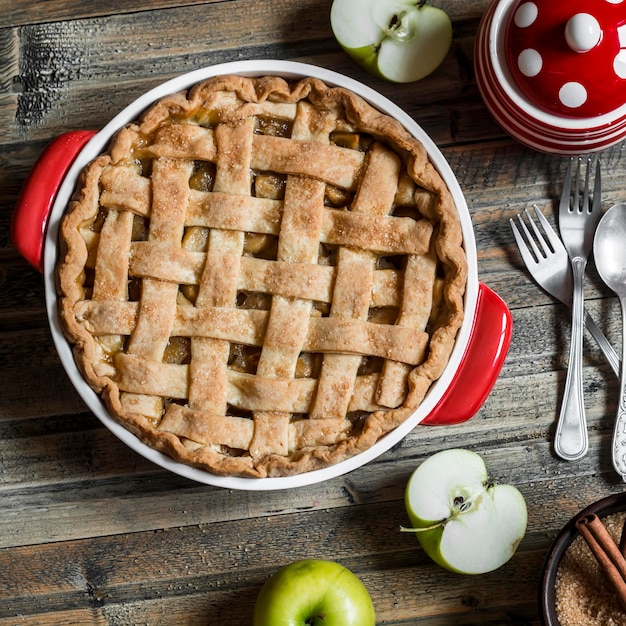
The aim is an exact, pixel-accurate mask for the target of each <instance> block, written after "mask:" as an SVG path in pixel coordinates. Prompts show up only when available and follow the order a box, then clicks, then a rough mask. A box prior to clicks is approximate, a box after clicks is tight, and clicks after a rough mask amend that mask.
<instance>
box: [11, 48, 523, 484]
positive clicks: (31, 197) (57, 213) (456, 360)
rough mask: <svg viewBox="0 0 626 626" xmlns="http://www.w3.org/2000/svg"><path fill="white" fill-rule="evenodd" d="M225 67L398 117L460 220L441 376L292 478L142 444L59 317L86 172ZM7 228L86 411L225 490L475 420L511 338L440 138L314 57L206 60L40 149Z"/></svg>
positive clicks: (159, 457) (340, 468)
mask: <svg viewBox="0 0 626 626" xmlns="http://www.w3.org/2000/svg"><path fill="white" fill-rule="evenodd" d="M224 74H242V75H246V76H261V75H270V74H271V75H278V76H283V77H286V78H301V77H304V76H312V77H315V78H319V79H320V80H323V81H324V82H326V83H327V84H329V85H338V86H342V87H345V88H347V89H350V90H352V91H353V92H354V93H356V94H358V95H360V96H361V97H363V98H364V99H365V100H367V101H368V102H369V103H370V104H372V105H373V106H375V107H376V108H378V109H379V110H381V111H383V112H384V113H386V114H388V115H391V116H392V117H395V118H396V119H397V120H399V121H400V122H401V123H402V124H403V125H404V126H405V128H406V129H407V130H408V131H409V132H410V133H411V134H413V135H414V136H415V137H416V138H417V139H419V140H420V141H421V142H422V144H423V145H424V146H425V148H426V150H427V152H428V154H429V157H430V159H431V161H432V163H433V164H434V165H435V167H436V168H437V169H438V170H439V173H440V174H441V176H442V177H443V179H444V180H445V182H446V184H447V185H448V187H449V189H450V191H451V193H452V195H453V198H454V200H455V203H456V206H457V208H458V211H459V214H460V218H461V223H462V231H463V238H464V247H465V250H466V253H467V260H468V266H469V271H468V279H467V285H466V292H465V320H464V322H463V325H462V327H461V329H460V331H459V333H458V337H457V340H456V344H455V347H454V350H453V352H452V355H451V358H450V361H449V363H448V365H447V367H446V369H445V371H444V373H443V375H442V376H441V378H440V379H439V380H438V381H436V382H435V383H434V384H433V385H432V387H431V389H430V390H429V392H428V394H427V396H426V398H425V400H424V401H423V402H422V404H421V405H420V406H419V407H418V409H417V410H416V411H415V413H414V414H413V415H412V416H411V417H410V418H409V419H407V420H406V421H405V422H404V423H403V424H401V425H400V426H399V427H398V428H396V429H395V430H394V431H392V432H390V433H389V434H387V435H386V436H384V437H383V438H381V439H380V440H379V441H378V442H377V443H376V444H375V445H374V446H373V447H372V448H370V449H369V450H367V451H365V452H363V453H361V454H359V455H357V456H354V457H352V458H350V459H347V460H345V461H342V462H340V463H337V464H335V465H332V466H330V467H327V468H323V469H320V470H315V471H312V472H308V473H304V474H299V475H296V476H286V477H271V478H242V477H225V476H217V475H213V474H211V473H209V472H207V471H203V470H200V469H197V468H193V467H190V466H187V465H184V464H182V463H179V462H177V461H175V460H173V459H171V458H169V457H167V456H165V455H163V454H162V453H160V452H157V451H156V450H154V449H152V448H150V447H148V446H146V445H145V444H144V443H142V442H141V441H140V440H139V439H138V438H137V437H135V436H134V435H132V434H131V433H130V432H129V431H127V430H126V429H125V428H124V427H123V426H121V425H120V424H119V423H118V422H116V421H115V420H114V419H113V418H112V417H111V416H110V415H109V414H108V412H107V410H106V408H105V406H104V405H103V403H102V402H101V400H100V398H99V397H98V396H97V395H96V394H95V392H94V391H93V390H92V389H91V388H90V387H89V386H88V385H87V383H86V382H85V381H84V379H83V377H82V375H81V374H80V372H79V371H78V369H77V367H76V365H75V363H74V359H73V356H72V350H71V346H70V345H69V343H68V342H67V340H66V339H65V336H64V335H63V332H62V330H61V327H60V324H59V320H58V312H57V296H56V289H55V280H54V268H55V265H56V263H57V255H58V250H57V236H58V227H59V222H60V220H61V218H62V215H63V213H64V211H65V208H66V207H67V204H68V202H69V199H70V197H71V195H72V193H73V191H74V187H75V184H76V181H77V177H78V174H79V173H80V171H81V170H82V169H83V167H84V166H85V165H86V164H87V163H89V162H90V161H91V160H92V159H93V158H95V157H96V156H97V155H98V154H100V153H102V152H103V151H104V150H105V149H106V146H107V144H108V142H109V140H110V138H111V137H112V135H113V134H114V133H115V132H116V131H117V130H118V129H119V128H120V127H122V126H124V125H125V124H127V123H129V122H131V121H134V120H136V119H137V118H138V117H139V116H140V114H141V113H142V111H144V110H145V109H146V108H147V107H148V106H149V105H150V104H151V103H152V102H154V101H155V100H158V99H159V98H161V97H163V96H164V95H166V94H170V93H175V92H178V91H182V90H185V89H187V88H189V87H190V86H192V85H194V84H195V83H197V82H199V81H201V80H205V79H207V78H210V77H212V76H217V75H224ZM11 236H12V239H13V242H14V244H15V246H16V248H17V250H18V251H19V252H20V253H21V254H22V255H23V256H24V257H25V258H26V259H27V260H28V261H29V262H30V263H31V264H32V265H33V266H34V267H35V268H36V269H38V270H39V271H40V272H42V274H43V278H44V283H45V296H46V306H47V312H48V317H49V322H50V328H51V332H52V337H53V340H54V343H55V346H56V348H57V350H58V353H59V355H60V358H61V361H62V363H63V366H64V368H65V370H66V372H67V374H68V376H69V378H70V380H71V382H72V383H73V385H74V386H75V388H76V389H77V391H78V393H79V394H80V395H81V397H82V399H83V400H84V401H85V403H86V404H87V406H88V407H89V409H90V410H91V411H92V412H93V413H94V414H95V415H96V416H97V417H98V418H99V419H100V420H101V421H102V422H103V423H104V425H105V426H106V427H107V428H109V429H110V430H111V431H112V432H113V433H114V434H115V435H116V436H118V437H119V438H120V439H121V440H122V441H124V442H125V443H126V444H127V445H128V446H130V447H131V448H132V449H134V450H135V451H136V452H138V453H139V454H141V455H143V456H144V457H146V458H148V459H150V460H151V461H153V462H155V463H156V464H158V465H160V466H161V467H163V468H165V469H168V470H170V471H172V472H174V473H177V474H179V475H182V476H186V477H188V478H190V479H193V480H195V481H198V482H202V483H206V484H211V485H216V486H222V487H225V488H231V489H249V490H262V489H284V488H291V487H297V486H302V485H306V484H312V483H316V482H319V481H323V480H327V479H330V478H334V477H336V476H340V475H342V474H344V473H346V472H348V471H352V470H354V469H356V468H357V467H360V466H362V465H363V464H365V463H367V462H369V461H371V460H372V459H374V458H376V457H377V456H379V455H380V454H382V453H383V452H386V451H387V450H389V449H390V448H391V447H392V446H394V445H395V444H396V443H398V442H399V441H400V440H401V439H402V438H403V437H405V436H406V434H407V433H409V432H410V431H411V430H412V429H413V428H415V427H416V426H417V425H418V424H421V425H430V426H443V425H451V424H458V423H461V422H463V421H466V420H468V419H470V418H471V417H472V416H473V415H474V414H475V413H476V412H477V411H478V409H479V408H480V407H481V406H482V404H483V403H484V401H485V399H486V398H487V396H488V395H489V393H490V391H491V389H492V387H493V385H494V383H495V381H496V379H497V377H498V376H499V374H500V371H501V368H502V365H503V363H504V359H505V358H506V354H507V351H508V348H509V344H510V341H511V334H512V320H511V314H510V312H509V310H508V308H507V306H506V304H505V303H504V302H503V301H502V299H501V298H500V297H499V296H498V295H497V294H496V293H494V292H493V291H492V290H491V289H489V288H488V287H487V286H485V285H484V284H483V283H481V282H480V281H479V280H478V275H477V262H476V244H475V239H474V232H473V227H472V223H471V219H470V215H469V211H468V208H467V204H466V202H465V199H464V196H463V194H462V192H461V189H460V187H459V184H458V182H457V180H456V178H455V176H454V174H453V172H452V170H451V168H450V166H449V165H448V163H447V161H446V160H445V158H444V157H443V155H442V154H441V152H440V151H439V149H438V148H437V146H436V145H435V144H434V142H433V141H432V140H431V139H430V138H429V137H428V135H426V133H425V132H424V131H423V130H422V129H421V127H419V126H418V125H417V124H416V123H415V121H414V120H413V119H412V118H410V117H409V116H408V115H407V114H406V113H404V112H403V111H402V110H401V109H400V108H398V107H397V106H396V105H394V104H393V103H392V102H390V101H389V100H388V99H387V98H385V97H383V96H382V95H381V94H379V93H378V92H376V91H374V90H372V89H370V88H369V87H367V86H365V85H363V84H361V83H359V82H357V81H355V80H352V79H350V78H347V77H345V76H342V75H340V74H337V73H335V72H332V71H329V70H326V69H322V68H319V67H315V66H312V65H307V64H302V63H294V62H285V61H274V60H258V61H238V62H234V63H225V64H221V65H216V66H212V67H207V68H203V69H200V70H196V71H194V72H191V73H188V74H185V75H182V76H179V77H177V78H175V79H173V80H170V81H168V82H166V83H164V84H162V85H160V86H158V87H156V88H155V89H152V90H151V91H149V92H147V93H146V94H144V95H143V96H141V97H140V98H139V99H137V100H136V101H135V102H133V103H132V104H130V105H129V106H128V107H127V108H126V109H124V110H123V111H122V112H120V113H119V114H118V115H117V116H116V117H115V118H114V119H113V120H111V122H109V123H108V124H107V125H106V126H105V127H104V128H103V129H102V130H100V131H99V132H95V131H87V130H85V131H72V132H68V133H66V134H64V135H62V136H60V137H58V138H57V139H55V140H53V141H52V142H51V143H50V145H49V146H48V147H47V148H46V149H45V150H44V152H43V153H42V155H41V157H40V158H39V160H38V162H37V163H36V164H35V166H34V168H33V170H32V172H31V175H30V176H29V178H28V180H27V181H26V183H25V185H24V188H23V191H22V193H21V195H20V198H19V199H18V203H17V206H16V210H15V213H14V217H13V221H12V227H11Z"/></svg>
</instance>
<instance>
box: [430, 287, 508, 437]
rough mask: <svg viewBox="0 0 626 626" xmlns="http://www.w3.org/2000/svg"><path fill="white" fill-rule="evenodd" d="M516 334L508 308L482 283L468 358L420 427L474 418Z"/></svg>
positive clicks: (454, 422) (465, 356) (465, 358)
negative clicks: (513, 335) (514, 333)
mask: <svg viewBox="0 0 626 626" xmlns="http://www.w3.org/2000/svg"><path fill="white" fill-rule="evenodd" d="M512 334H513V320H512V317H511V312H510V311H509V309H508V307H507V306H506V304H505V303H504V301H503V300H502V299H501V298H500V296H498V295H497V294H496V293H495V292H494V291H492V290H491V289H489V287H487V286H486V285H485V284H483V283H479V287H478V299H477V302H476V312H475V314H474V325H473V327H472V331H471V333H470V338H469V341H468V343H467V347H466V349H465V354H464V355H463V358H462V359H461V363H460V364H459V367H458V369H457V371H456V374H455V376H454V378H453V379H452V382H451V383H450V385H449V387H448V389H447V391H446V393H445V394H444V395H443V397H442V398H441V400H439V403H438V404H437V405H436V406H435V408H434V409H433V410H432V411H431V412H430V413H429V415H428V416H427V417H426V418H425V419H423V420H422V421H421V422H420V424H424V425H426V426H445V425H451V424H460V423H462V422H465V421H467V420H468V419H470V418H471V417H473V416H474V415H475V414H476V412H477V411H478V409H480V407H481V406H482V405H483V403H484V402H485V400H486V399H487V396H488V395H489V393H490V392H491V390H492V389H493V386H494V384H495V382H496V380H497V378H498V376H499V375H500V370H501V369H502V366H503V365H504V360H505V359H506V355H507V352H508V350H509V346H510V344H511V336H512Z"/></svg>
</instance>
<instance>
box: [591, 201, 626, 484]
mask: <svg viewBox="0 0 626 626" xmlns="http://www.w3.org/2000/svg"><path fill="white" fill-rule="evenodd" d="M593 256H594V259H595V264H596V269H597V270H598V273H599V274H600V276H601V278H602V280H603V281H604V282H605V283H606V284H607V286H608V287H610V288H611V289H612V290H613V291H614V292H615V293H616V294H617V297H618V298H619V301H620V305H621V307H622V363H625V362H626V361H624V357H625V356H626V203H620V204H615V205H614V206H612V207H611V208H610V209H609V210H608V211H607V212H606V213H605V214H604V215H603V216H602V219H601V220H600V223H599V224H598V227H597V229H596V234H595V237H594V240H593ZM613 467H614V468H615V471H616V472H617V473H618V474H619V475H620V476H621V477H622V480H623V481H625V482H626V367H622V372H621V381H620V393H619V404H618V408H617V418H616V421H615V430H614V431H613Z"/></svg>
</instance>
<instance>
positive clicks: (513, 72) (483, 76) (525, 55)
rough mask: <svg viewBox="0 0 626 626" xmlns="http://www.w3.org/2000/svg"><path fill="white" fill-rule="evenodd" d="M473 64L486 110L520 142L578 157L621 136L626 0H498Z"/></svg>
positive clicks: (625, 106) (625, 127) (624, 130)
mask: <svg viewBox="0 0 626 626" xmlns="http://www.w3.org/2000/svg"><path fill="white" fill-rule="evenodd" d="M475 59H476V80H477V82H478V87H479V89H480V92H481V94H482V96H483V99H484V101H485V103H486V105H487V107H488V108H489V110H490V111H491V113H492V115H493V116H494V118H495V119H496V121H497V122H498V123H499V124H500V125H501V126H502V127H503V128H504V130H505V131H507V132H508V133H509V134H510V135H511V136H512V137H514V138H515V139H517V140H519V141H520V142H521V143H523V144H525V145H527V146H529V147H531V148H533V149H535V150H539V151H541V152H547V153H552V154H563V155H577V154H588V153H593V152H599V151H600V150H603V149H605V148H608V147H609V146H611V145H614V144H616V143H618V142H620V141H622V140H623V139H625V138H626V0H592V1H590V0H566V1H562V0H561V1H559V0H497V1H495V2H493V3H492V4H491V6H490V7H489V9H488V10H487V12H486V13H485V15H484V16H483V19H482V21H481V23H480V26H479V29H478V35H477V38H476V50H475Z"/></svg>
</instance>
